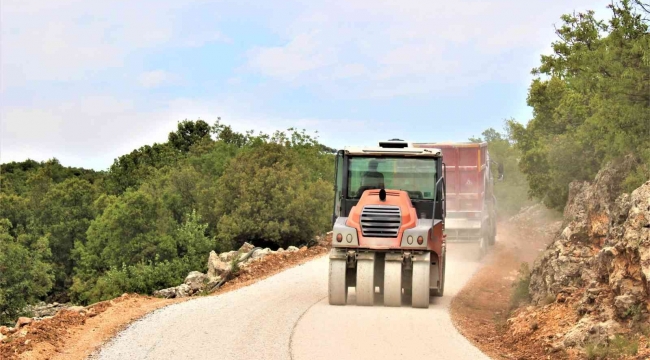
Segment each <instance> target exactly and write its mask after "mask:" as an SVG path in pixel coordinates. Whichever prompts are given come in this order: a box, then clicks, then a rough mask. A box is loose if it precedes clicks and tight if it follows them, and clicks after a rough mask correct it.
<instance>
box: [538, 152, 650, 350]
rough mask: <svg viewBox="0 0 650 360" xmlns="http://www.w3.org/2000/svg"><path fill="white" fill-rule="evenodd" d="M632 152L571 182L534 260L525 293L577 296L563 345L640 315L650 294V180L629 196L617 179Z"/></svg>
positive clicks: (613, 329) (542, 299)
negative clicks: (559, 221) (559, 219)
mask: <svg viewBox="0 0 650 360" xmlns="http://www.w3.org/2000/svg"><path fill="white" fill-rule="evenodd" d="M633 166H634V160H633V158H631V157H628V158H626V159H625V160H624V161H621V162H619V163H612V164H610V165H609V166H607V167H605V168H604V169H603V170H601V171H600V172H599V173H598V175H597V176H596V178H595V180H594V182H593V183H587V182H574V183H572V184H571V186H570V190H569V200H568V203H567V205H566V207H565V210H564V223H563V225H562V229H563V230H562V231H561V232H560V233H559V235H558V236H557V237H556V239H555V240H554V241H553V242H552V243H551V244H550V245H549V247H548V248H547V249H546V250H545V251H544V253H543V254H542V255H541V256H540V257H539V258H538V259H537V261H535V264H534V266H533V268H532V271H531V279H530V286H529V290H530V294H531V298H532V300H533V303H535V304H543V303H547V302H548V301H549V300H550V301H552V300H551V299H554V300H561V299H566V298H567V297H574V298H578V299H579V300H578V301H576V304H575V310H576V312H577V314H578V315H579V316H581V319H580V321H579V322H578V323H577V324H576V325H575V326H574V327H573V328H572V329H571V330H570V331H569V332H568V333H566V335H565V336H564V339H563V342H564V345H565V346H574V345H584V344H585V343H586V342H589V341H600V340H602V339H603V338H604V339H607V338H608V336H611V335H612V334H615V333H617V332H619V331H620V330H621V326H620V324H619V323H621V322H623V321H624V320H626V319H629V318H631V317H636V318H637V320H638V319H640V318H643V317H645V316H646V314H647V312H648V309H647V306H648V301H649V300H650V292H649V290H648V289H649V288H650V286H649V285H650V284H649V283H648V281H649V279H650V181H648V182H646V183H645V184H643V185H642V186H641V187H639V188H638V189H636V190H635V191H634V192H632V193H631V194H622V195H621V189H620V185H621V183H622V181H623V180H624V178H625V176H626V174H628V173H629V171H630V169H631V168H632V167H633Z"/></svg>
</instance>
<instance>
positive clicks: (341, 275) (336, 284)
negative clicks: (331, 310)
mask: <svg viewBox="0 0 650 360" xmlns="http://www.w3.org/2000/svg"><path fill="white" fill-rule="evenodd" d="M332 253H334V252H332ZM332 256H336V254H335V253H334V255H330V271H329V284H328V292H329V303H330V305H345V304H346V303H347V299H348V284H347V281H346V271H347V266H346V261H345V257H343V258H332Z"/></svg>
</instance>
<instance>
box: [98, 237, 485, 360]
mask: <svg viewBox="0 0 650 360" xmlns="http://www.w3.org/2000/svg"><path fill="white" fill-rule="evenodd" d="M452 249H453V247H451V248H450V249H449V250H448V252H447V256H448V262H447V281H446V285H445V287H446V288H445V296H444V297H442V298H432V300H431V301H432V303H431V306H430V308H429V309H413V308H411V307H410V306H408V305H404V306H402V307H401V308H386V307H383V306H381V302H380V301H378V303H377V304H376V305H375V306H374V307H360V306H354V305H348V306H330V305H329V304H328V302H327V273H328V259H327V257H322V258H319V259H316V260H314V261H311V262H309V263H306V264H304V265H301V266H297V267H294V268H291V269H289V270H287V271H284V272H282V273H280V274H277V275H275V276H272V277H270V278H268V279H265V280H262V281H260V282H258V283H255V284H253V285H251V286H248V287H244V288H241V289H239V290H236V291H232V292H229V293H226V294H223V295H218V296H211V297H203V298H198V299H196V300H192V301H188V302H184V303H181V304H176V305H172V306H168V307H166V308H163V309H160V310H157V311H155V312H153V313H151V314H149V315H147V316H146V317H144V318H143V319H141V320H139V321H137V322H135V323H133V324H132V325H130V326H129V327H128V328H127V329H126V330H124V331H122V332H121V333H120V334H119V335H118V336H117V337H116V338H114V339H113V340H112V341H111V342H110V343H108V344H107V345H106V346H104V348H103V349H102V350H101V351H100V352H99V353H98V354H95V355H93V356H92V357H91V358H93V359H101V360H125V359H293V360H312V359H337V360H342V359H402V358H403V359H472V360H475V359H488V357H487V356H485V355H484V354H483V353H481V352H480V351H479V350H478V349H476V348H475V347H474V346H473V345H472V344H471V343H469V341H467V340H466V339H465V338H464V337H463V336H462V335H460V334H459V333H458V331H456V329H455V328H454V326H453V324H452V323H451V319H450V317H449V312H448V307H449V303H450V301H451V298H452V297H453V295H455V294H456V293H457V292H458V291H459V290H460V289H461V288H462V286H463V284H465V282H466V281H467V280H468V279H469V278H470V277H471V275H472V274H473V272H474V271H475V270H476V269H477V267H478V264H477V263H474V262H469V261H462V260H459V259H454V258H453V255H452V254H453V252H452ZM349 302H351V304H354V291H352V292H351V296H349Z"/></svg>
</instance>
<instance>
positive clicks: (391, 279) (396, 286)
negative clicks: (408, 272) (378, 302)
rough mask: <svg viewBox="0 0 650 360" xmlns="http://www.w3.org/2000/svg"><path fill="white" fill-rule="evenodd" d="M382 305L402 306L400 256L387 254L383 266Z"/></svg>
mask: <svg viewBox="0 0 650 360" xmlns="http://www.w3.org/2000/svg"><path fill="white" fill-rule="evenodd" d="M384 306H402V257H401V254H387V255H386V263H385V267H384Z"/></svg>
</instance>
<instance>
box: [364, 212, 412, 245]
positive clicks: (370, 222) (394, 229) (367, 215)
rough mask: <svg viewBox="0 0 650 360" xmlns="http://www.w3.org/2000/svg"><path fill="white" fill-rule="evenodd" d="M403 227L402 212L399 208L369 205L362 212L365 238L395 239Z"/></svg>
mask: <svg viewBox="0 0 650 360" xmlns="http://www.w3.org/2000/svg"><path fill="white" fill-rule="evenodd" d="M401 225H402V212H401V211H400V208H399V207H398V206H391V205H367V206H365V207H364V208H363V210H362V211H361V232H362V233H363V236H367V237H379V238H394V237H397V233H398V232H399V228H400V226H401Z"/></svg>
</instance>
